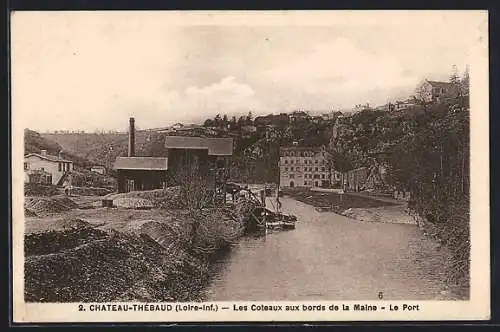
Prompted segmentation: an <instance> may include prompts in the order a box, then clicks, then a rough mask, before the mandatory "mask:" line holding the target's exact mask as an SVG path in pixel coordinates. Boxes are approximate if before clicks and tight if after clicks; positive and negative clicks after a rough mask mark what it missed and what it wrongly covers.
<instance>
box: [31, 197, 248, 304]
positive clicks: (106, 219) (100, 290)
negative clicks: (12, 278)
mask: <svg viewBox="0 0 500 332" xmlns="http://www.w3.org/2000/svg"><path fill="white" fill-rule="evenodd" d="M134 195H135V193H131V194H129V195H128V196H134ZM140 195H141V196H142V197H144V196H151V197H153V198H155V197H156V199H157V200H156V201H155V200H154V199H151V200H152V201H150V203H151V204H150V205H151V206H153V208H148V209H134V208H126V207H123V206H122V207H114V208H103V207H97V206H99V204H98V203H100V202H99V201H98V200H96V199H95V200H92V199H91V198H84V199H81V200H79V201H80V202H79V203H80V205H78V204H77V203H75V202H74V201H72V202H73V204H74V205H76V207H75V206H69V204H66V205H65V206H66V207H67V208H64V209H58V208H57V209H53V210H51V208H52V205H51V202H50V198H44V200H40V201H43V207H44V209H39V211H38V213H37V214H34V215H33V216H31V217H28V216H27V217H26V222H25V238H24V247H25V300H26V302H86V301H95V302H102V301H200V300H201V297H200V294H201V292H202V291H203V289H204V288H205V287H206V285H207V283H208V282H209V277H210V273H209V267H210V266H211V264H212V263H213V262H214V261H215V260H216V259H217V257H218V255H220V254H221V253H223V252H224V251H225V250H227V249H228V248H229V247H230V246H231V245H233V244H235V243H236V242H237V240H238V239H239V237H240V236H242V234H243V233H244V228H245V218H244V216H238V215H237V214H235V213H234V211H233V210H230V209H226V208H223V209H203V210H198V211H194V210H185V209H165V208H157V207H155V206H160V205H162V204H159V202H160V203H161V201H162V200H164V199H163V197H162V195H161V193H159V192H158V191H156V192H154V193H149V194H148V193H144V192H143V193H140ZM128 196H127V195H121V196H120V199H122V201H121V203H122V204H125V202H126V199H128V198H134V197H128ZM135 199H137V198H134V199H131V200H130V201H131V202H135ZM141 199H145V198H141ZM37 200H38V199H37V198H32V199H30V200H28V201H37ZM69 200H71V199H69V198H66V200H65V203H68V201H69ZM75 200H76V201H78V199H76V198H75ZM93 201H94V204H92V203H93ZM173 203H174V202H172V200H169V205H172V204H173ZM39 205H40V203H39V204H38V205H37V206H39ZM28 211H31V210H28ZM41 212H43V213H41Z"/></svg>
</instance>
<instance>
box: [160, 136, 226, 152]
mask: <svg viewBox="0 0 500 332" xmlns="http://www.w3.org/2000/svg"><path fill="white" fill-rule="evenodd" d="M165 147H166V148H167V149H196V150H208V154H209V155H211V156H231V155H232V154H233V139H232V138H212V137H188V136H167V137H166V138H165Z"/></svg>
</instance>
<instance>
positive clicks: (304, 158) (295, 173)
mask: <svg viewBox="0 0 500 332" xmlns="http://www.w3.org/2000/svg"><path fill="white" fill-rule="evenodd" d="M279 166H280V186H281V187H291V188H293V187H323V188H328V187H331V186H332V184H333V183H334V182H335V181H339V180H340V174H339V173H338V172H336V171H335V170H334V169H333V165H332V164H331V162H330V155H329V153H328V151H326V148H325V147H324V146H323V147H314V148H313V147H301V146H292V147H286V148H281V149H280V162H279Z"/></svg>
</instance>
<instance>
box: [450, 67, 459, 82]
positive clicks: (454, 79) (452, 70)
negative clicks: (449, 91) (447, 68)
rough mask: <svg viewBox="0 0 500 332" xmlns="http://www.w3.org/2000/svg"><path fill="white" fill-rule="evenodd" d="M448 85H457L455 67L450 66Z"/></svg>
mask: <svg viewBox="0 0 500 332" xmlns="http://www.w3.org/2000/svg"><path fill="white" fill-rule="evenodd" d="M450 83H453V84H459V83H460V78H459V77H458V69H457V66H456V65H453V66H451V74H450Z"/></svg>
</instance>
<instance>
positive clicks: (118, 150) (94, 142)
mask: <svg viewBox="0 0 500 332" xmlns="http://www.w3.org/2000/svg"><path fill="white" fill-rule="evenodd" d="M42 137H43V138H46V139H48V140H50V141H52V142H55V143H56V144H57V145H59V146H61V147H62V148H63V149H64V151H68V152H69V153H72V154H74V155H76V156H78V157H80V158H84V159H87V160H93V161H98V162H99V163H100V164H104V165H105V166H106V167H108V168H110V167H111V166H112V165H113V162H114V161H115V159H116V157H118V156H125V155H126V154H127V150H128V134H127V133H103V134H94V133H58V134H52V133H51V134H42ZM164 139H165V135H164V134H160V133H154V132H153V133H151V132H144V131H137V132H136V137H135V141H136V148H135V149H136V155H137V156H153V157H160V156H163V154H164V150H163V145H164V141H165V140H164Z"/></svg>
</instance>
